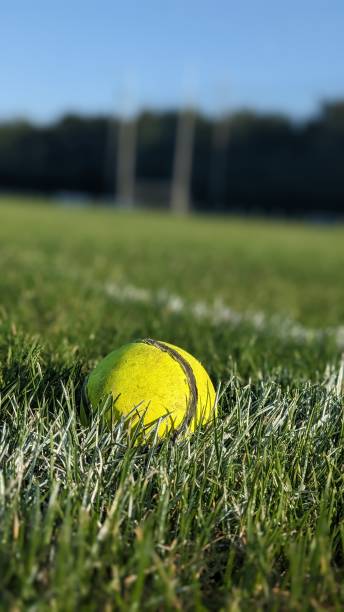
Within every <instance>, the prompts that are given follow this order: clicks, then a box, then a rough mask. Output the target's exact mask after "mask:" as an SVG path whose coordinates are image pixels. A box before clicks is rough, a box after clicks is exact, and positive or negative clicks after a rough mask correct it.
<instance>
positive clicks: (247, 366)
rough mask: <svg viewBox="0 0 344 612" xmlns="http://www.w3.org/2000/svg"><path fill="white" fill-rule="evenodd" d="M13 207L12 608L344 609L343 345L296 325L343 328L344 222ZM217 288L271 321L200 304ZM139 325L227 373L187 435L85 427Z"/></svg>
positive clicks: (9, 363)
mask: <svg viewBox="0 0 344 612" xmlns="http://www.w3.org/2000/svg"><path fill="white" fill-rule="evenodd" d="M0 216H1V222H0V262H1V274H0V296H1V297H0V415H1V420H0V592H1V606H2V607H3V609H6V610H8V609H12V610H17V609H22V608H26V609H31V608H32V609H56V610H73V609H77V608H79V609H86V610H99V609H105V610H111V609H121V610H127V609H130V610H142V609H150V610H156V609H164V610H165V609H167V610H168V609H182V610H188V609H190V610H192V609H198V610H202V609H214V610H218V609H232V610H235V609H252V608H253V607H255V608H257V609H263V608H265V609H296V610H298V609H300V610H301V609H315V610H320V609H341V608H342V607H343V605H344V588H343V584H344V568H343V558H344V522H343V517H344V495H343V493H344V479H343V470H342V467H343V460H344V444H343V442H344V417H343V415H344V411H343V407H344V406H343V364H342V357H341V350H342V349H341V347H340V345H339V344H338V342H337V341H336V338H335V337H334V336H332V335H331V334H322V333H319V334H318V333H317V334H313V335H312V334H309V335H307V334H303V333H301V332H300V333H299V334H297V333H294V332H295V329H296V330H297V329H299V328H297V327H294V328H291V327H290V326H289V327H288V326H286V328H285V329H283V330H282V331H281V325H282V322H283V321H284V320H285V318H286V317H292V320H293V325H294V323H295V324H299V323H301V324H302V327H301V329H302V330H318V331H319V330H320V331H321V330H324V329H327V328H328V327H331V328H332V327H333V328H336V329H339V326H341V325H342V324H343V314H344V306H343V304H344V301H343V297H344V295H343V292H344V288H343V283H342V270H343V263H344V261H343V258H344V252H343V240H342V239H343V230H342V229H340V228H338V229H336V228H325V229H318V228H308V227H306V226H298V225H295V224H294V225H292V224H290V225H286V226H283V225H282V224H273V223H267V224H264V223H263V222H261V221H260V222H252V221H251V222H249V223H248V224H247V225H246V224H245V223H244V222H243V221H240V220H233V219H230V220H226V221H223V220H216V219H209V220H207V219H191V220H188V221H185V222H183V221H180V220H178V219H169V218H168V217H166V216H158V215H151V216H148V217H145V216H143V215H130V214H129V215H125V214H123V213H122V214H119V215H118V214H114V213H113V212H112V211H106V210H101V211H100V212H99V213H96V212H94V211H89V210H80V211H74V210H60V209H53V210H50V209H49V208H48V207H46V206H44V205H42V206H36V205H35V206H33V205H32V204H29V203H27V202H25V203H23V204H21V205H18V204H15V203H14V202H11V203H3V205H2V206H1V207H0ZM109 283H110V286H111V283H112V286H115V287H116V291H117V292H119V294H120V295H119V296H117V294H116V291H115V292H114V291H112V293H111V291H109V290H108V289H109ZM121 287H122V289H121ZM128 287H131V289H128ZM125 288H127V289H125ZM121 291H122V294H121V293H120V292H121ZM140 291H141V293H140ZM162 291H164V292H165V293H161V292H162ZM135 292H136V293H135ZM159 292H160V293H159ZM116 296H117V297H116ZM140 296H141V297H140ZM159 296H160V297H159ZM162 296H165V297H162ZM166 296H167V297H166ZM171 296H172V297H173V296H174V299H175V300H176V298H178V299H179V302H176V301H174V302H171V300H172V298H171ZM219 297H221V299H222V300H223V302H224V303H226V304H227V305H228V306H229V307H230V308H232V309H233V312H234V311H235V313H239V314H243V313H248V312H250V313H257V312H262V313H263V314H264V316H265V317H266V318H265V319H264V320H265V324H264V325H261V324H260V319H259V318H258V319H257V320H256V319H254V318H252V317H251V318H250V317H246V318H245V317H241V318H239V319H238V320H237V319H235V317H232V319H231V318H230V317H229V318H228V319H226V320H225V319H224V318H222V319H218V320H217V319H216V318H215V317H213V316H210V315H209V313H208V314H206V315H205V316H203V315H202V316H200V315H199V312H200V309H199V308H198V311H197V309H195V308H194V307H195V304H199V303H200V302H201V303H203V306H204V304H208V305H212V304H213V303H214V300H216V299H217V298H219ZM180 303H183V304H186V305H187V307H185V308H181V307H180ZM171 304H172V305H173V304H174V306H173V307H171ZM176 304H179V306H176ZM325 305H327V306H326V307H325ZM209 308H210V306H209ZM197 312H198V314H197ZM211 312H212V311H211ZM208 315H209V316H208ZM270 317H271V325H269V321H270ZM274 317H275V318H274ZM276 317H277V318H276ZM278 317H279V318H278ZM291 329H294V332H293V333H290V330H291ZM139 337H155V338H158V339H164V340H167V341H171V342H174V343H176V344H179V345H181V346H183V347H185V348H186V349H188V350H190V351H191V352H192V353H194V354H195V355H196V356H197V357H199V358H200V359H201V360H202V361H203V363H204V365H205V366H206V368H207V369H208V371H209V373H210V375H211V377H212V379H213V381H214V383H215V385H216V387H218V388H219V392H220V406H219V414H218V417H217V419H216V421H214V422H212V423H210V424H209V426H208V427H207V428H205V429H200V430H198V431H197V432H196V434H195V435H194V436H192V437H191V438H190V439H184V440H180V441H179V442H178V443H175V442H172V441H169V440H166V441H165V442H164V443H163V444H162V445H160V446H150V447H140V446H138V445H137V444H135V440H133V439H131V438H130V437H129V436H128V433H127V432H126V430H125V427H124V426H123V425H122V424H119V425H118V426H117V427H116V428H115V429H114V430H113V431H111V432H109V431H108V430H106V428H105V427H104V425H103V423H102V422H101V419H99V418H97V417H94V420H93V421H92V422H91V423H90V424H89V426H88V427H83V426H82V425H81V423H80V419H79V408H80V394H81V387H82V384H83V381H84V378H85V376H86V374H87V373H88V372H89V370H90V369H91V368H92V367H93V366H94V364H95V363H96V362H97V361H98V359H99V358H101V357H102V356H104V355H105V354H106V353H107V352H109V351H110V350H111V349H113V348H115V347H117V346H119V345H120V344H122V343H124V342H128V341H130V340H131V339H135V338H139Z"/></svg>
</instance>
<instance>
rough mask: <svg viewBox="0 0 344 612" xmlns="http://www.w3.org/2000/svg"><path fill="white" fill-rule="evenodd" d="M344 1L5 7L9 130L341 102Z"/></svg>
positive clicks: (1, 59)
mask: <svg viewBox="0 0 344 612" xmlns="http://www.w3.org/2000/svg"><path fill="white" fill-rule="evenodd" d="M343 32H344V1H343V0H323V1H320V0H298V1H296V0H274V1H272V0H237V1H236V2H234V1H232V0H227V1H225V0H204V1H202V0H197V1H196V0H184V1H180V0H173V1H170V0H169V1H168V0H160V1H157V0H141V1H137V2H134V1H133V0H126V1H125V2H124V1H122V2H116V1H112V2H110V1H109V0H94V1H92V2H90V1H88V0H69V1H68V2H67V1H66V0H55V1H49V0H48V1H47V0H45V1H42V0H33V1H32V2H29V1H28V0H21V1H18V0H3V2H2V3H1V7H0V119H4V118H10V117H14V116H26V117H29V118H31V119H33V120H36V121H43V122H44V121H49V120H51V119H54V118H56V117H58V116H60V115H61V114H63V113H64V112H67V111H79V112H82V113H96V112H100V113H103V112H109V111H110V112H111V111H116V110H119V109H120V108H121V107H122V106H123V99H124V98H125V97H126V99H127V100H129V105H130V106H131V107H132V108H133V109H138V108H142V107H152V108H165V107H174V106H177V105H180V104H182V103H183V102H184V101H185V100H187V99H191V100H194V101H195V102H197V104H198V106H200V107H201V108H202V109H203V110H205V111H206V112H218V111H221V110H223V108H224V107H231V108H236V107H239V106H250V107H254V108H257V109H258V110H262V111H264V110H280V111H282V112H288V113H290V114H292V115H293V116H295V117H302V116H305V115H307V114H309V113H311V112H314V111H315V110H316V109H317V108H318V106H319V103H320V102H321V101H322V100H323V99H331V98H335V97H340V96H343V97H344V59H343V58H344V35H343Z"/></svg>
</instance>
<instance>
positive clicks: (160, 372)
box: [84, 339, 216, 437]
mask: <svg viewBox="0 0 344 612" xmlns="http://www.w3.org/2000/svg"><path fill="white" fill-rule="evenodd" d="M84 395H85V396H86V397H85V399H86V402H87V403H88V405H89V406H90V407H91V408H92V409H93V410H97V408H99V406H100V405H101V404H102V403H103V402H104V401H105V400H106V398H108V397H109V396H112V402H110V406H109V408H108V410H107V411H106V413H105V415H104V416H105V419H106V421H107V422H108V424H109V425H110V426H111V425H112V423H113V422H114V421H116V420H119V419H120V418H123V417H124V418H126V419H127V421H128V424H129V426H130V428H132V427H136V426H137V425H138V424H140V426H142V428H143V430H144V432H145V434H150V433H152V431H155V430H156V431H157V434H158V436H159V437H163V436H164V435H165V434H167V433H168V432H171V433H172V432H173V433H174V434H176V435H177V434H179V433H181V432H187V431H189V432H192V431H194V429H195V427H196V425H197V424H199V423H205V422H206V421H209V420H210V419H211V418H212V415H213V411H214V409H215V397H216V394H215V390H214V387H213V384H212V382H211V380H210V378H209V376H208V374H207V372H206V371H205V369H204V368H203V366H202V365H201V364H200V362H199V361H197V359H195V357H193V356H192V355H190V354H189V353H187V352H186V351H184V350H183V349H181V348H179V347H177V346H174V345H173V344H169V343H167V342H160V341H157V340H151V339H146V340H139V341H137V342H132V343H130V344H126V345H124V346H122V347H121V348H119V349H117V350H115V351H113V352H112V353H110V354H109V355H107V357H105V358H104V359H103V360H102V361H100V363H99V364H98V365H97V366H96V368H95V369H94V370H93V372H91V374H90V376H89V378H88V380H87V381H86V385H85V393H84Z"/></svg>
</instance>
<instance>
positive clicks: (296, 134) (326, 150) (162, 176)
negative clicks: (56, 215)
mask: <svg viewBox="0 0 344 612" xmlns="http://www.w3.org/2000/svg"><path fill="white" fill-rule="evenodd" d="M177 122H178V114H177V113H176V112H174V111H171V112H160V113H158V112H142V113H141V114H140V115H139V116H138V117H137V119H136V156H135V175H136V180H137V182H138V183H147V184H155V183H156V184H166V185H168V184H169V182H170V181H171V177H172V173H173V163H174V151H175V140H176V131H177ZM118 131H119V120H118V119H115V118H109V117H106V116H99V117H82V116H77V115H68V116H65V117H63V118H62V119H60V120H58V121H56V122H54V123H52V124H50V125H35V124H32V123H30V122H28V121H19V120H16V121H11V122H2V123H0V189H1V190H2V191H31V192H40V193H43V194H56V193H61V192H68V193H73V192H75V193H82V194H88V195H89V196H91V197H95V198H100V199H101V198H113V197H114V196H115V194H116V164H117V159H116V158H117V155H118V146H117V140H118ZM221 135H222V139H221ZM343 168H344V101H335V102H331V103H326V104H324V105H323V106H322V107H321V109H320V111H319V113H318V114H317V115H315V116H313V117H311V118H309V119H307V120H305V121H302V122H295V121H292V120H291V119H290V118H289V117H287V116H283V115H279V114H258V113H256V112H253V111H240V112H236V113H232V114H231V115H228V116H226V117H221V118H219V119H214V118H210V117H207V116H204V115H202V114H196V116H195V130H194V139H193V158H192V175H191V186H190V191H191V199H192V202H193V206H194V208H196V209H198V210H203V211H218V212H225V211H233V210H234V211H241V212H262V213H271V214H279V213H280V214H286V215H288V214H290V215H295V214H320V215H343V213H344V176H343ZM161 205H162V202H161Z"/></svg>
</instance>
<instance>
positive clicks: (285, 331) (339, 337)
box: [104, 282, 344, 350]
mask: <svg viewBox="0 0 344 612" xmlns="http://www.w3.org/2000/svg"><path fill="white" fill-rule="evenodd" d="M104 290H105V293H106V295H107V296H108V297H109V298H111V299H112V300H114V301H116V302H118V303H134V304H150V305H152V307H154V306H156V307H161V308H164V309H165V310H167V311H168V312H170V313H176V314H178V313H181V314H190V315H191V316H193V317H194V318H195V319H197V320H207V321H209V322H211V323H213V324H215V325H220V324H229V325H231V326H233V327H235V326H237V325H240V324H243V323H247V324H249V325H250V326H251V327H253V328H254V329H255V330H256V331H260V332H266V333H273V335H275V336H276V335H277V336H278V337H280V338H285V339H288V338H289V339H292V340H295V341H298V342H301V343H303V342H307V341H311V340H316V339H321V338H324V337H333V338H334V340H335V342H336V344H337V346H338V348H339V349H343V350H344V325H340V326H338V327H326V328H322V329H320V328H319V329H315V328H309V327H305V326H304V325H301V324H300V323H297V322H296V321H293V320H292V319H289V318H283V317H280V316H279V315H272V316H268V315H266V314H264V313H263V312H245V313H240V312H237V311H235V310H233V308H231V307H230V306H228V305H227V304H225V303H224V302H223V300H222V299H220V298H216V299H215V300H214V301H213V303H212V304H208V303H206V302H204V301H201V300H200V301H196V302H189V301H187V300H185V299H184V298H182V297H181V296H179V295H176V294H173V293H170V292H169V291H168V290H167V289H164V288H162V289H158V290H157V291H152V290H150V289H147V288H144V287H136V286H135V285H130V284H128V285H124V284H119V283H115V282H107V283H106V284H105V286H104Z"/></svg>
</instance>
